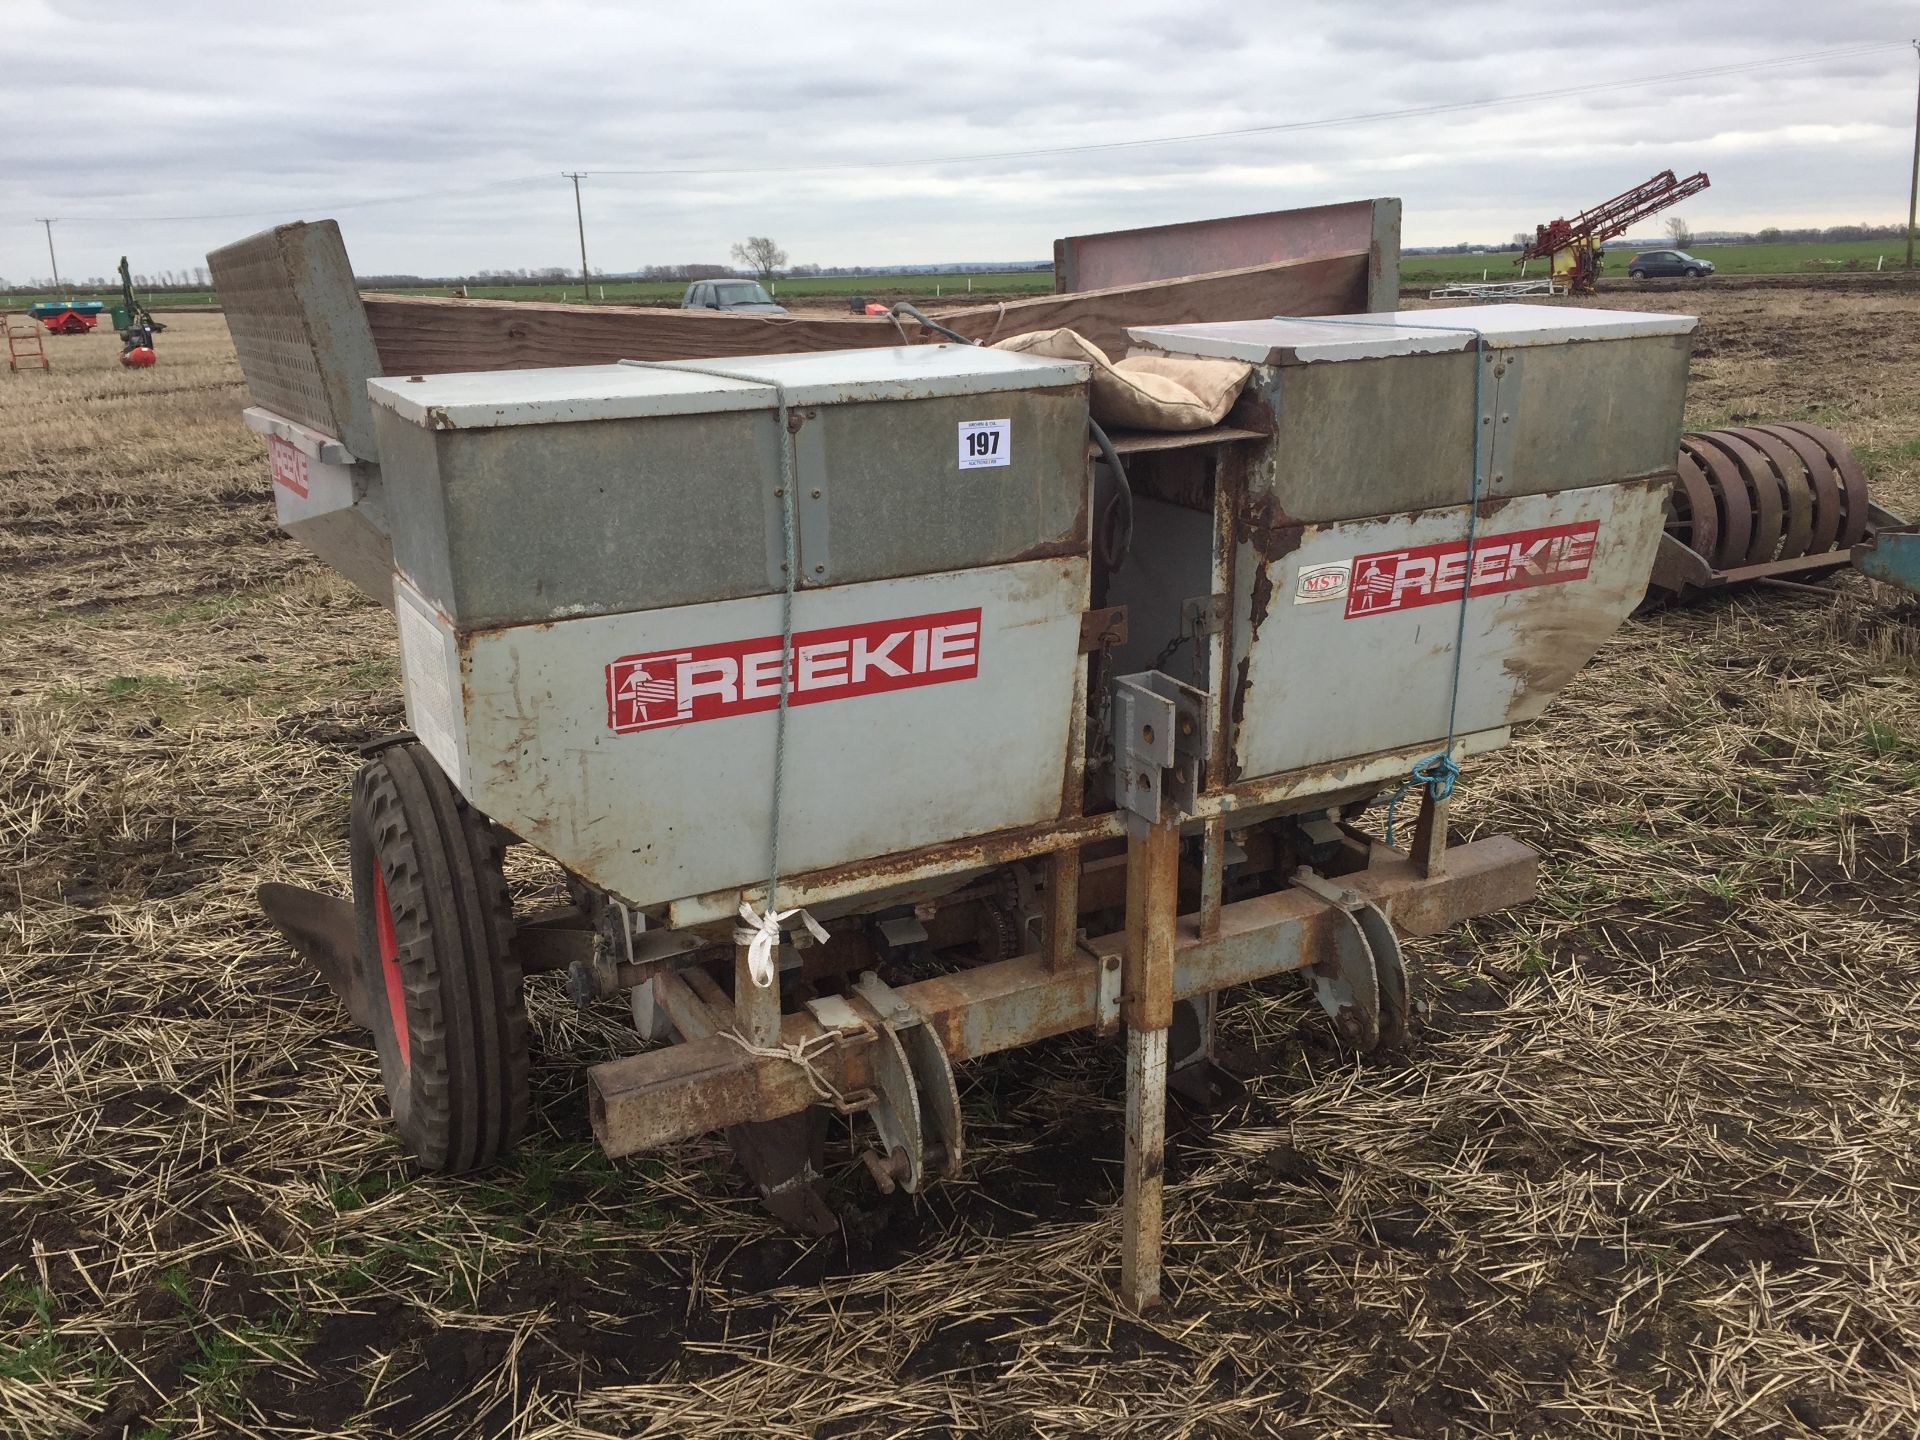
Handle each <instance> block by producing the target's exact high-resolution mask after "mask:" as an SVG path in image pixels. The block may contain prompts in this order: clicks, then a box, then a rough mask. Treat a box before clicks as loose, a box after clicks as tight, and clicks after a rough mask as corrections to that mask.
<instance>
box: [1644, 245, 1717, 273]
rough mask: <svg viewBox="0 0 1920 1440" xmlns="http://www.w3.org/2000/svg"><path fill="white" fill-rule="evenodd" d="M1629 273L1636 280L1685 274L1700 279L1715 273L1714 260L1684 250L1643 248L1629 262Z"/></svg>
mask: <svg viewBox="0 0 1920 1440" xmlns="http://www.w3.org/2000/svg"><path fill="white" fill-rule="evenodd" d="M1627 274H1629V275H1631V276H1632V277H1633V278H1634V279H1636V280H1645V279H1648V278H1649V277H1653V276H1660V275H1684V276H1686V277H1687V279H1689V280H1698V279H1699V278H1700V277H1701V276H1702V275H1711V274H1713V262H1712V261H1711V260H1702V259H1701V258H1700V257H1699V256H1698V255H1689V254H1688V253H1687V252H1686V251H1684V250H1642V251H1641V252H1640V253H1639V254H1638V255H1636V256H1634V257H1633V259H1631V260H1629V261H1628V262H1627Z"/></svg>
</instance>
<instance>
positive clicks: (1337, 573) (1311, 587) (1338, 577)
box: [1293, 560, 1353, 605]
mask: <svg viewBox="0 0 1920 1440" xmlns="http://www.w3.org/2000/svg"><path fill="white" fill-rule="evenodd" d="M1352 571H1353V562H1352V561H1351V560H1336V561H1334V562H1333V563H1332V564H1331V565H1302V566H1301V567H1300V577H1299V579H1298V580H1297V581H1295V582H1294V587H1293V603H1294V604H1296V605H1311V604H1313V603H1314V602H1315V601H1316V600H1338V599H1339V598H1340V597H1341V596H1342V595H1344V594H1346V593H1347V579H1348V576H1349V575H1351V574H1352Z"/></svg>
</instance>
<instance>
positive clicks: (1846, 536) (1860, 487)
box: [1780, 421, 1867, 547]
mask: <svg viewBox="0 0 1920 1440" xmlns="http://www.w3.org/2000/svg"><path fill="white" fill-rule="evenodd" d="M1780 428H1781V429H1783V430H1798V431H1799V432H1800V433H1801V434H1802V435H1804V436H1806V437H1807V438H1808V439H1809V440H1811V441H1813V443H1814V444H1816V445H1818V446H1819V447H1820V448H1821V449H1822V450H1824V451H1826V452H1827V455H1828V457H1829V458H1830V459H1831V460H1832V461H1833V468H1834V469H1835V470H1837V471H1839V472H1840V483H1841V484H1842V485H1844V486H1845V487H1846V494H1847V513H1846V516H1845V517H1844V518H1843V519H1842V520H1841V522H1840V544H1841V546H1843V547H1845V546H1852V545H1857V544H1859V543H1860V539H1861V537H1862V536H1864V535H1865V534H1866V533H1867V474H1866V472H1865V471H1864V470H1862V469H1861V468H1860V462H1859V461H1858V460H1856V459H1854V458H1853V452H1852V451H1851V450H1849V449H1847V442H1846V441H1844V440H1842V439H1841V438H1840V437H1839V436H1838V435H1836V434H1834V433H1833V431H1831V430H1827V429H1823V428H1822V427H1821V426H1818V425H1801V424H1799V423H1797V422H1792V421H1790V422H1788V423H1786V424H1784V425H1782V426H1781V427H1780Z"/></svg>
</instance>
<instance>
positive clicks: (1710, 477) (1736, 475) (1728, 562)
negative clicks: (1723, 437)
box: [1680, 435, 1753, 570]
mask: <svg viewBox="0 0 1920 1440" xmlns="http://www.w3.org/2000/svg"><path fill="white" fill-rule="evenodd" d="M1695 438H1696V437H1695V436H1692V435H1683V436H1681V437H1680V448H1681V453H1682V454H1684V455H1690V456H1691V457H1692V458H1693V459H1694V460H1695V461H1696V462H1698V464H1699V466H1700V468H1701V470H1702V471H1703V472H1705V474H1706V477H1707V486H1708V488H1709V489H1711V490H1712V491H1713V498H1714V499H1715V500H1716V501H1717V502H1718V503H1719V512H1720V514H1719V518H1720V539H1719V543H1718V544H1717V545H1716V546H1715V547H1714V551H1713V554H1711V555H1709V556H1707V561H1708V563H1710V564H1711V565H1712V566H1713V568H1714V569H1716V570H1731V569H1732V568H1733V567H1734V566H1736V565H1744V564H1745V563H1746V559H1747V547H1748V546H1749V545H1750V544H1751V543H1752V542H1753V501H1751V500H1750V499H1748V498H1747V486H1746V482H1745V481H1743V480H1742V479H1741V478H1740V471H1739V467H1738V466H1736V465H1735V464H1734V463H1733V462H1732V461H1731V460H1729V459H1728V458H1727V457H1726V455H1724V454H1723V453H1722V452H1721V451H1719V450H1716V449H1714V448H1713V447H1712V446H1711V445H1695V444H1694V443H1693V442H1694V440H1695ZM1729 481H1731V482H1732V483H1731V484H1729V483H1728V482H1729Z"/></svg>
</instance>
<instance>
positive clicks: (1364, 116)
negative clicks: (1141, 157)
mask: <svg viewBox="0 0 1920 1440" xmlns="http://www.w3.org/2000/svg"><path fill="white" fill-rule="evenodd" d="M1906 43H1907V42H1906V41H1902V40H1877V41H1872V42H1868V43H1864V44H1860V45H1852V46H1843V47H1840V48H1838V49H1832V50H1814V51H1809V52H1807V53H1805V54H1801V55H1783V56H1778V57H1775V58H1774V59H1771V60H1751V61H1745V62H1742V63H1738V64H1729V65H1712V66H1706V67H1696V68H1693V69H1689V70H1675V71H1671V72H1669V73H1667V74H1663V75H1640V76H1635V77H1632V78H1629V79H1623V80H1602V81H1596V82H1594V83H1593V84H1590V85H1564V86H1560V87H1558V88H1556V89H1553V90H1530V91H1526V92H1524V93H1521V94H1517V95H1498V96H1491V97H1488V98H1486V99H1481V100H1453V101H1443V102H1440V103H1437V104H1433V105H1409V106H1405V107H1403V108H1400V109H1397V110H1370V111H1364V112H1361V113H1358V114H1353V115H1333V116H1327V117H1324V118H1321V119H1316V120H1284V121H1276V122H1274V123H1272V124H1266V125H1240V126H1235V127H1234V128H1232V129H1228V130H1199V131H1193V132H1191V133H1188V134H1183V135H1151V136H1143V137H1141V138H1138V139H1130V140H1102V141H1095V142H1093V143H1090V144H1084V145H1050V146H1044V147H1040V148H1036V149H1029V150H982V151H975V152H972V153H969V154H964V155H931V156H917V157H913V158H909V159H900V160H843V161H833V162H827V163H822V164H816V165H741V166H720V165H693V166H675V167H665V168H658V169H648V170H627V169H618V170H589V171H587V172H585V173H587V174H589V175H639V176H668V175H771V174H780V175H791V174H806V173H811V172H816V171H824V170H879V169H893V168H899V167H903V166H914V167H918V166H930V165H958V164H970V163H977V162H979V161H982V160H1030V159H1040V158H1045V157H1048V156H1054V155H1089V154H1094V153H1097V152H1101V151H1108V150H1135V149H1142V148H1144V147H1146V146H1150V145H1186V144H1192V143H1195V142H1197V141H1202V140H1235V139H1241V138H1243V137H1246V136H1250V135H1280V134H1290V133H1293V132H1296V131H1302V130H1327V129H1332V128H1334V127H1335V126H1341V125H1368V124H1373V123H1376V122H1378V121H1382V120H1414V119H1420V118H1422V117H1425V116H1430V115H1451V114H1458V113H1460V112H1463V111H1468V110H1487V109H1493V108H1495V107H1499V106H1508V105H1529V104H1532V103H1533V102H1535V101H1537V100H1559V99H1565V98H1566V97H1568V96H1574V95H1596V94H1601V93H1604V92H1606V91H1610V90H1633V89H1638V88H1640V87H1642V86H1646V85H1661V84H1666V83H1669V82H1678V81H1690V80H1701V79H1710V78H1713V77H1715V76H1719V75H1737V74H1744V73H1747V72H1750V71H1754V70H1769V69H1775V68H1778V67H1781V66H1787V65H1810V64H1814V63H1817V62H1819V61H1822V60H1845V59H1851V58H1853V57H1855V56H1860V55H1873V54H1877V53H1879V52H1881V51H1883V50H1890V49H1896V48H1899V47H1901V46H1903V45H1905V44H1906Z"/></svg>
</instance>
